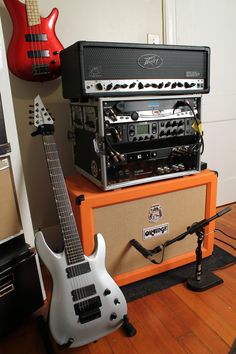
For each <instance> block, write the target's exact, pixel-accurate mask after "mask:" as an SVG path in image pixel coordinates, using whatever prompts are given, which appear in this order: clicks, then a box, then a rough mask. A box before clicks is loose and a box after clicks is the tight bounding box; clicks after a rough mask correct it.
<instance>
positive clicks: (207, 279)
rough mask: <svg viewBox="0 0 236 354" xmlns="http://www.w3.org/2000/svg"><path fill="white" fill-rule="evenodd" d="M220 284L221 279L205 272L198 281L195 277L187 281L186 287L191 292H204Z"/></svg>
mask: <svg viewBox="0 0 236 354" xmlns="http://www.w3.org/2000/svg"><path fill="white" fill-rule="evenodd" d="M222 283H223V279H221V278H220V277H218V276H217V275H215V274H213V273H211V272H206V273H203V274H202V276H201V279H200V280H196V276H194V277H192V278H190V279H188V280H187V287H188V288H189V289H191V290H193V291H204V290H207V289H210V288H213V287H214V286H216V285H219V284H222Z"/></svg>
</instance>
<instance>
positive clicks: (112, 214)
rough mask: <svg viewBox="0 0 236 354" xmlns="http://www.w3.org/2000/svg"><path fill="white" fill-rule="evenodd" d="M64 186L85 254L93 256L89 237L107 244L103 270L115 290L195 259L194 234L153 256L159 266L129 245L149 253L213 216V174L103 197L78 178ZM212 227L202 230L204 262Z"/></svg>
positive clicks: (150, 184) (128, 188) (72, 177)
mask: <svg viewBox="0 0 236 354" xmlns="http://www.w3.org/2000/svg"><path fill="white" fill-rule="evenodd" d="M66 184H67V188H68V192H69V196H70V199H71V203H72V208H73V211H74V215H75V219H76V223H77V226H78V230H79V233H80V237H81V242H82V245H83V248H84V253H85V254H86V255H90V254H91V253H92V252H93V250H94V235H95V234H96V233H98V232H100V233H101V234H102V235H103V237H104V239H105V242H106V269H107V271H108V272H109V273H110V274H111V275H112V276H113V278H114V279H115V281H116V282H117V284H118V285H120V286H121V285H125V284H129V283H132V282H135V281H137V280H141V279H144V278H147V277H150V276H153V275H155V274H158V273H162V272H165V271H167V270H170V269H173V268H176V267H179V266H182V265H184V264H187V263H190V262H193V261H195V259H196V256H195V250H196V247H197V236H196V235H195V234H193V235H188V236H187V237H185V239H183V240H181V241H178V242H175V243H173V244H171V245H170V246H169V247H166V248H165V253H164V255H162V254H160V253H158V254H157V255H156V259H157V261H160V262H161V263H160V264H158V265H155V264H153V263H150V261H149V260H147V259H146V258H144V257H143V256H142V255H141V254H140V253H139V252H138V251H137V250H136V249H134V248H133V247H132V246H131V245H130V244H129V241H130V240H131V239H133V238H135V239H136V240H137V241H138V242H139V243H141V244H142V245H143V247H145V248H147V249H153V248H155V247H156V246H158V245H160V244H162V243H164V242H165V241H166V240H170V239H173V238H174V237H176V236H178V235H179V234H181V233H183V232H184V231H186V229H187V227H188V226H190V225H192V224H193V223H194V222H196V221H200V220H202V219H204V218H209V217H210V216H213V215H214V214H215V213H216V191H217V174H216V173H215V172H212V171H210V170H204V171H201V172H200V173H198V174H195V175H192V176H185V177H179V178H175V179H170V180H164V181H159V182H153V183H148V184H142V185H139V186H133V187H127V188H123V189H119V190H113V191H107V192H103V191H101V190H100V189H99V188H98V187H97V186H95V185H94V184H92V183H91V182H90V181H88V180H87V179H85V178H84V177H82V176H78V175H76V176H71V177H67V178H66ZM214 227H215V224H214V221H213V222H211V223H210V224H209V225H208V226H207V227H206V228H205V239H204V243H203V248H202V256H203V257H207V256H210V255H211V254H212V251H213V245H214ZM162 256H163V259H162Z"/></svg>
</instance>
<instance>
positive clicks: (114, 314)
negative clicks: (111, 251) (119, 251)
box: [35, 231, 127, 347]
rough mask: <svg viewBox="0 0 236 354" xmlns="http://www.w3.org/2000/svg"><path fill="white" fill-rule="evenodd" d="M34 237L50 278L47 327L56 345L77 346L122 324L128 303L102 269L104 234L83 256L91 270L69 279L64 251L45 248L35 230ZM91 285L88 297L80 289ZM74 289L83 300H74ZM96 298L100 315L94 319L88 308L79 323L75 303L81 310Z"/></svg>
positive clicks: (97, 337)
mask: <svg viewBox="0 0 236 354" xmlns="http://www.w3.org/2000/svg"><path fill="white" fill-rule="evenodd" d="M35 237H36V248H37V251H38V253H39V255H40V257H41V259H42V261H43V262H44V263H45V265H46V267H47V268H48V270H49V272H50V274H51V276H52V279H53V292H52V299H51V305H50V312H49V327H50V331H51V334H52V336H53V338H54V340H55V341H56V342H57V343H58V344H59V345H64V344H66V343H68V342H69V341H71V344H70V347H79V346H82V345H85V344H87V343H90V342H93V341H95V340H97V339H99V338H101V337H103V336H105V335H107V334H109V333H110V332H113V331H114V330H115V329H117V328H119V327H120V326H121V325H122V324H123V319H124V316H126V315H127V303H126V300H125V298H124V295H123V293H122V291H121V290H120V288H119V287H118V286H117V284H116V283H115V282H114V280H113V279H112V278H111V276H110V275H109V274H108V273H107V271H106V269H105V242H104V239H103V236H102V235H101V234H98V235H97V236H96V249H95V251H94V253H93V254H92V255H91V256H90V257H87V256H84V257H85V261H84V263H86V262H88V263H89V265H90V269H91V271H89V272H86V273H85V274H80V275H76V276H74V274H72V275H73V276H72V277H71V278H68V274H67V272H66V269H67V268H68V267H70V266H68V264H67V262H66V257H65V253H64V252H62V253H54V252H53V251H52V250H51V249H50V248H49V247H48V245H47V243H46V241H45V239H44V237H43V234H42V232H41V231H39V232H37V233H36V235H35ZM73 266H75V265H74V264H73ZM72 269H74V268H72ZM72 272H73V270H72ZM90 285H94V286H95V290H96V294H95V293H94V292H93V295H91V296H88V297H87V296H86V294H83V289H87V288H86V287H88V286H90ZM76 289H82V290H81V291H80V296H81V297H82V299H80V300H79V301H74V300H73V297H72V293H71V292H72V291H75V290H76ZM81 293H82V294H81ZM96 297H99V298H100V301H101V304H100V305H101V306H99V310H100V316H99V317H98V318H94V319H93V316H94V314H93V311H92V312H91V314H90V313H89V311H88V313H87V314H86V316H88V318H87V317H86V316H85V317H86V318H87V319H88V321H87V322H85V323H81V320H80V316H79V315H78V314H76V311H75V307H74V305H76V304H81V307H80V306H79V305H78V306H79V307H80V310H81V309H82V310H83V307H85V308H86V304H89V299H91V298H96ZM96 311H98V308H97V310H95V312H96ZM85 313H86V310H85ZM90 315H91V316H90ZM97 315H98V314H97ZM90 317H91V319H89V318H90ZM94 317H96V314H95V316H94ZM87 319H86V320H87Z"/></svg>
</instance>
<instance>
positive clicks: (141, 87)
mask: <svg viewBox="0 0 236 354" xmlns="http://www.w3.org/2000/svg"><path fill="white" fill-rule="evenodd" d="M143 87H144V86H143V84H142V82H140V83H139V84H138V88H139V90H142V89H143Z"/></svg>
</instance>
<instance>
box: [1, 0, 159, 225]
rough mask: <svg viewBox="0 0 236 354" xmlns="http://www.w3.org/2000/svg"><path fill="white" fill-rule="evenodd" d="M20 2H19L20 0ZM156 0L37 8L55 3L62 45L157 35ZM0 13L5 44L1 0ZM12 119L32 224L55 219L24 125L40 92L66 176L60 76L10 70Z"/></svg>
mask: <svg viewBox="0 0 236 354" xmlns="http://www.w3.org/2000/svg"><path fill="white" fill-rule="evenodd" d="M22 2H23V1H22ZM161 3H162V1H161V0H119V1H117V0H116V1H115V0H113V1H109V0H89V1H88V0H69V1H62V0H50V1H48V0H39V1H38V4H39V10H40V11H39V12H40V15H41V16H42V17H46V16H47V15H48V14H49V13H50V12H51V10H52V8H53V7H56V8H58V10H59V18H58V21H57V25H56V33H57V36H58V38H59V39H60V41H61V42H62V44H63V45H64V47H67V46H69V45H70V44H72V43H74V42H76V41H78V40H96V41H114V42H137V43H146V42H147V33H157V34H159V35H160V37H162V6H161ZM0 15H1V19H2V25H3V33H4V38H5V43H6V47H7V46H8V43H9V40H10V37H11V33H12V23H11V19H10V17H9V14H8V12H7V10H6V8H5V5H4V3H3V0H0ZM10 80H11V87H12V94H13V103H14V108H15V116H16V121H17V122H16V123H17V128H18V134H19V141H20V146H21V152H22V160H23V167H24V172H25V179H26V186H27V190H28V196H29V202H30V208H31V213H32V219H33V224H34V226H35V227H39V226H51V225H54V224H56V223H57V216H56V212H55V207H54V201H53V197H52V192H51V187H50V183H49V178H48V175H47V168H46V163H45V158H44V153H43V148H42V143H41V139H40V137H35V138H32V137H31V136H30V134H31V131H32V129H31V127H30V126H29V125H28V116H29V114H28V105H29V104H32V101H33V99H34V97H35V96H36V95H37V94H38V93H39V94H40V96H41V97H42V99H43V101H44V103H45V104H46V106H47V107H48V108H49V110H50V112H52V115H53V117H55V118H56V122H55V124H56V133H55V139H56V141H57V144H58V150H59V154H60V157H61V163H62V167H63V170H64V173H65V174H66V175H68V174H72V173H74V169H73V158H72V149H71V148H72V147H71V143H70V142H68V141H67V130H68V128H69V126H70V114H69V105H68V101H67V100H64V99H63V97H62V89H61V80H60V79H58V80H54V81H50V82H43V83H32V82H29V81H24V80H21V79H18V78H17V77H15V76H14V75H12V74H11V73H10Z"/></svg>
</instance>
